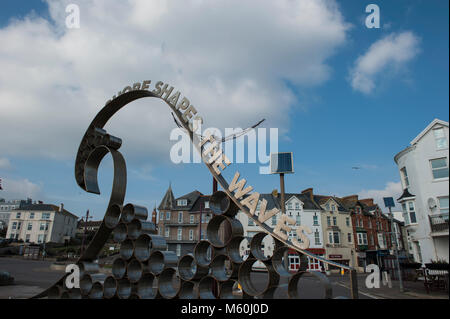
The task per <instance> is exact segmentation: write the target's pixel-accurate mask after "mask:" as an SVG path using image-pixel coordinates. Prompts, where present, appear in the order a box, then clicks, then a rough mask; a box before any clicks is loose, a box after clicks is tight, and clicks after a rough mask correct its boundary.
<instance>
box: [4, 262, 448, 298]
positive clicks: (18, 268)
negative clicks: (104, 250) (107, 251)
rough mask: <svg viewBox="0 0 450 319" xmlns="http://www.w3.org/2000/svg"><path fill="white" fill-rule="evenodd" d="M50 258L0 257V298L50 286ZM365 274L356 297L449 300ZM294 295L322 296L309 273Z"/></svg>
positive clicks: (283, 288)
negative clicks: (369, 280)
mask: <svg viewBox="0 0 450 319" xmlns="http://www.w3.org/2000/svg"><path fill="white" fill-rule="evenodd" d="M52 263H53V261H42V260H27V259H22V258H14V257H0V271H7V272H9V273H10V274H11V275H12V276H13V277H14V279H15V280H14V282H15V284H14V285H11V286H0V299H9V298H15V299H19V298H29V297H32V296H34V295H36V294H38V293H40V292H42V291H43V290H45V289H47V288H48V287H50V286H51V285H52V284H53V283H55V282H56V281H57V280H58V279H59V278H61V276H62V275H63V274H64V270H63V269H60V270H58V269H52V268H53V267H52V268H51V267H50V266H51V265H52ZM367 275H368V274H358V275H357V279H358V289H359V298H360V299H449V295H448V292H445V291H432V292H430V293H429V294H427V293H426V290H425V287H424V285H423V282H422V281H417V282H412V281H407V282H404V287H405V292H403V293H401V292H400V290H399V286H398V282H397V281H392V287H391V288H389V287H388V286H383V285H382V284H381V285H380V288H372V289H369V288H367V287H366V285H365V280H366V277H367ZM328 278H329V280H330V282H331V286H332V289H333V296H332V297H333V298H336V297H344V298H350V297H351V296H350V281H349V276H348V275H347V274H345V275H343V276H342V275H340V274H331V275H330V276H328ZM251 279H252V282H254V286H255V288H256V289H258V290H261V291H263V290H264V287H265V285H266V283H267V274H266V273H264V272H254V273H252V274H251ZM287 286H288V280H287V278H283V277H282V278H281V279H280V283H279V287H278V289H277V290H276V291H275V294H274V297H275V298H277V299H279V298H283V299H284V298H288V295H287ZM298 294H299V297H300V298H302V299H319V298H323V296H324V289H323V286H321V283H320V282H319V281H318V280H317V279H316V278H314V277H312V276H303V277H302V278H301V280H300V281H299V284H298Z"/></svg>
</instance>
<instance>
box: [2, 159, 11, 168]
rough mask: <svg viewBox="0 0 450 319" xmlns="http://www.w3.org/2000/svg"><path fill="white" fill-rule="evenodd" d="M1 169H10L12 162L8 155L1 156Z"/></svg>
mask: <svg viewBox="0 0 450 319" xmlns="http://www.w3.org/2000/svg"><path fill="white" fill-rule="evenodd" d="M0 169H3V170H9V169H11V162H10V161H9V159H7V158H6V157H0Z"/></svg>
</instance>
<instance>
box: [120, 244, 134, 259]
mask: <svg viewBox="0 0 450 319" xmlns="http://www.w3.org/2000/svg"><path fill="white" fill-rule="evenodd" d="M119 253H120V257H122V258H123V259H125V260H130V258H131V257H133V253H134V243H133V241H132V240H131V239H125V240H124V241H123V242H122V244H120V252H119Z"/></svg>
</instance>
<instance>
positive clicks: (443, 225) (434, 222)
mask: <svg viewBox="0 0 450 319" xmlns="http://www.w3.org/2000/svg"><path fill="white" fill-rule="evenodd" d="M428 218H429V219H430V226H431V231H432V232H443V231H447V232H448V213H443V214H439V215H431V216H428Z"/></svg>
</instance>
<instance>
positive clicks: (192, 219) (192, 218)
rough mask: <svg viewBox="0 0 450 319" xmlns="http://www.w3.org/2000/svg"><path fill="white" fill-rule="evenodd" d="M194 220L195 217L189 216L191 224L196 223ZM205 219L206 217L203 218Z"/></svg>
mask: <svg viewBox="0 0 450 319" xmlns="http://www.w3.org/2000/svg"><path fill="white" fill-rule="evenodd" d="M202 217H203V216H202ZM194 218H195V216H194V215H191V216H189V222H190V223H191V224H193V223H194ZM203 218H204V217H203Z"/></svg>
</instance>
